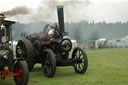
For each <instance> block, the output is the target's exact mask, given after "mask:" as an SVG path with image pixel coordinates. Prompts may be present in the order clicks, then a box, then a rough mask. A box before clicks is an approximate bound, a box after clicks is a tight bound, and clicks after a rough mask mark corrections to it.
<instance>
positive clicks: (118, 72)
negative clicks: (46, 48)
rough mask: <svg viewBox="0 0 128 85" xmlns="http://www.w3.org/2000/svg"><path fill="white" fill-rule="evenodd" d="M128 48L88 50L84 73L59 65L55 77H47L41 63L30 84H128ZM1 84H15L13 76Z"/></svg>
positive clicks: (31, 77)
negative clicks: (86, 66) (87, 62)
mask: <svg viewBox="0 0 128 85" xmlns="http://www.w3.org/2000/svg"><path fill="white" fill-rule="evenodd" d="M127 50H128V48H117V49H115V48H113V49H98V50H86V52H87V55H88V60H89V65H88V70H87V72H86V73H85V74H84V75H80V74H77V73H75V72H74V70H73V68H72V67H63V68H62V67H57V70H56V75H55V77H54V78H50V79H49V78H46V77H45V76H44V74H43V73H42V68H41V65H36V66H35V68H34V69H33V71H32V72H30V80H29V84H28V85H128V51H127ZM0 85H15V84H14V81H13V78H12V77H10V78H7V79H6V80H5V81H4V80H0Z"/></svg>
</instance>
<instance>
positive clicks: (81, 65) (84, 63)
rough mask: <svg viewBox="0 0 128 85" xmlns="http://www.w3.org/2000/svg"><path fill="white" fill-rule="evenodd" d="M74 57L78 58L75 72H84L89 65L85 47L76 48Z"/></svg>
mask: <svg viewBox="0 0 128 85" xmlns="http://www.w3.org/2000/svg"><path fill="white" fill-rule="evenodd" d="M72 58H73V59H77V62H76V64H74V69H75V72H76V73H80V74H84V73H85V72H86V70H87V67H88V58H87V54H86V52H85V51H84V49H82V48H78V47H77V48H75V49H74V50H73V53H72Z"/></svg>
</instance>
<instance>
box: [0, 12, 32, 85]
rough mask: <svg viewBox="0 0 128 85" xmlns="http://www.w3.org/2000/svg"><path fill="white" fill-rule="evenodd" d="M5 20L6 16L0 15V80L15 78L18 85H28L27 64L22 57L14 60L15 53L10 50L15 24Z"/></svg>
mask: <svg viewBox="0 0 128 85" xmlns="http://www.w3.org/2000/svg"><path fill="white" fill-rule="evenodd" d="M4 18H5V17H4V15H3V14H0V78H1V79H5V78H7V77H10V76H14V80H15V82H16V85H27V83H28V79H29V71H28V67H27V64H26V63H25V62H24V61H22V58H20V57H19V58H17V59H14V56H13V51H12V50H11V49H10V48H9V45H10V44H9V41H10V40H12V33H11V31H12V28H11V25H12V24H14V23H15V22H13V21H7V20H4Z"/></svg>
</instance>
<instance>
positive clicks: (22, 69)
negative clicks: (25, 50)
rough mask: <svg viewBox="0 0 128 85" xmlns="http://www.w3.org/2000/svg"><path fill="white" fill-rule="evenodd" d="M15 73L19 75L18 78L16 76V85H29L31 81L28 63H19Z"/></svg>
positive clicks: (15, 67) (16, 65)
mask: <svg viewBox="0 0 128 85" xmlns="http://www.w3.org/2000/svg"><path fill="white" fill-rule="evenodd" d="M14 73H15V74H17V76H14V80H15V83H16V85H27V83H28V80H29V70H28V67H27V64H26V62H24V61H17V63H16V64H15V66H14Z"/></svg>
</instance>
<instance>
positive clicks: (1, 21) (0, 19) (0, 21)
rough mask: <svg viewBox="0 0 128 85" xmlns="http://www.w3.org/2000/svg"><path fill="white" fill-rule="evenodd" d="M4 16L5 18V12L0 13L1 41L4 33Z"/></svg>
mask: <svg viewBox="0 0 128 85" xmlns="http://www.w3.org/2000/svg"><path fill="white" fill-rule="evenodd" d="M4 18H5V16H4V14H0V41H1V39H2V35H3V32H2V31H3V30H2V26H3V24H4Z"/></svg>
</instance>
